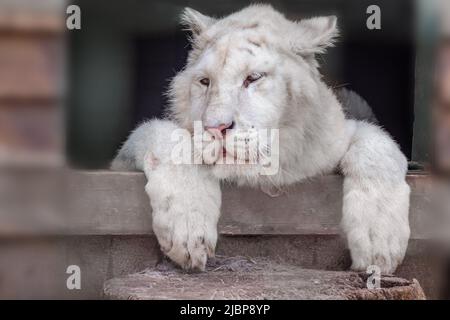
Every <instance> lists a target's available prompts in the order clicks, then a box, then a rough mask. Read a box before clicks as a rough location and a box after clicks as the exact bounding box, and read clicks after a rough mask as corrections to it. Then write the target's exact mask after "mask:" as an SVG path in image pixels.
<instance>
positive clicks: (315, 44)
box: [291, 16, 339, 55]
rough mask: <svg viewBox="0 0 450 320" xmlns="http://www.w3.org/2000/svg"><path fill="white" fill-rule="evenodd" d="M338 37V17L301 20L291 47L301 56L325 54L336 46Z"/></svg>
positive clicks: (296, 26) (293, 35) (297, 25)
mask: <svg viewBox="0 0 450 320" xmlns="http://www.w3.org/2000/svg"><path fill="white" fill-rule="evenodd" d="M338 35H339V30H338V27H337V17H336V16H329V17H316V18H311V19H306V20H301V21H299V22H296V23H295V27H294V32H293V34H292V35H291V47H292V50H293V51H294V52H295V53H296V54H299V55H311V54H313V55H314V54H319V53H324V52H325V51H326V49H327V48H328V47H332V46H333V45H334V42H335V40H336V38H337V37H338ZM292 39H293V40H292Z"/></svg>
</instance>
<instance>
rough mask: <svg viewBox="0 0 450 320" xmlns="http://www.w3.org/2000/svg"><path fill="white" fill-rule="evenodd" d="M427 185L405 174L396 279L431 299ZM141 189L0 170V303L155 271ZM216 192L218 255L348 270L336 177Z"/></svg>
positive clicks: (89, 291) (433, 268) (119, 178)
mask: <svg viewBox="0 0 450 320" xmlns="http://www.w3.org/2000/svg"><path fill="white" fill-rule="evenodd" d="M430 180H431V177H430V176H428V175H420V174H412V175H409V176H408V182H409V184H410V185H411V188H412V195H411V227H412V235H411V241H410V243H409V247H408V252H407V255H406V258H405V261H404V263H403V264H402V265H401V266H400V268H399V269H398V270H397V273H396V274H397V275H398V276H400V277H404V278H407V279H412V278H417V279H419V281H420V283H421V285H422V287H423V288H424V290H425V292H426V294H427V296H429V297H433V298H437V297H439V291H440V290H441V285H442V284H443V283H445V281H443V280H442V279H441V273H442V272H441V270H440V266H442V265H443V264H442V261H441V260H442V257H441V255H442V251H438V250H433V246H432V240H433V237H430V233H429V232H427V230H429V229H428V228H427V227H426V226H427V222H428V221H430V220H431V221H432V219H431V218H430V214H431V213H432V212H433V210H432V209H431V208H430V204H431V203H432V201H431V199H432V197H431V195H430V187H431V181H430ZM144 185H145V177H144V175H143V174H142V173H137V172H131V173H128V172H127V173H125V172H109V171H103V172H99V171H96V172H60V171H55V170H47V171H46V170H41V171H39V172H35V171H33V170H30V171H24V170H12V169H11V170H8V169H4V170H2V169H1V168H0V252H2V254H1V255H0V278H1V279H3V281H2V286H0V298H20V297H22V298H23V297H30V298H62V297H64V298H70V299H77V298H82V299H91V298H99V297H100V296H101V294H102V287H103V283H104V281H105V280H107V279H111V278H116V277H122V276H125V275H127V274H130V273H134V272H138V271H140V270H143V269H144V268H146V267H153V266H155V265H157V264H158V263H159V261H160V260H161V252H160V250H159V245H158V242H157V240H156V238H155V237H154V236H153V235H152V230H151V214H150V213H151V209H150V206H149V200H148V197H147V195H146V194H145V192H144ZM223 190H224V191H223V199H224V203H223V208H222V217H221V220H220V223H219V233H220V237H219V241H218V246H217V250H216V253H217V254H221V255H225V256H236V255H243V256H248V257H252V258H256V257H266V258H268V259H271V260H273V261H276V262H278V263H281V264H285V263H287V264H290V265H295V266H297V267H301V268H306V269H317V270H333V271H343V270H348V268H349V266H350V256H349V253H348V250H347V248H346V243H345V239H344V238H343V237H342V236H341V235H340V234H339V232H340V231H339V221H340V218H341V207H342V177H340V176H324V177H318V178H316V179H312V180H309V181H307V182H305V183H302V184H297V185H295V186H292V187H291V188H290V189H289V190H286V193H284V194H283V195H282V196H280V197H278V198H270V197H268V196H267V195H265V194H264V193H262V192H261V191H260V190H255V189H251V188H236V187H230V186H224V188H223ZM25 200H26V201H25ZM43 257H45V258H43ZM69 265H77V266H79V267H80V269H81V272H82V287H81V289H80V290H68V289H67V287H66V280H67V277H68V274H66V268H67V267H68V266H69Z"/></svg>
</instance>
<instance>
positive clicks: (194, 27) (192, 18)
mask: <svg viewBox="0 0 450 320" xmlns="http://www.w3.org/2000/svg"><path fill="white" fill-rule="evenodd" d="M180 21H181V24H182V25H183V26H185V27H186V29H187V30H189V31H190V32H192V34H193V35H194V36H198V35H200V34H201V33H202V32H203V31H204V30H206V29H207V28H208V27H210V26H211V25H213V24H214V23H215V22H216V21H217V20H216V19H215V18H212V17H208V16H205V15H204V14H201V13H200V12H198V11H196V10H194V9H191V8H184V10H183V13H182V14H181V17H180Z"/></svg>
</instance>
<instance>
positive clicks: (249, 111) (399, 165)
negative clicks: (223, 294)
mask: <svg viewBox="0 0 450 320" xmlns="http://www.w3.org/2000/svg"><path fill="white" fill-rule="evenodd" d="M183 22H184V23H185V24H186V25H187V27H188V29H190V30H192V44H193V49H192V51H191V52H190V54H189V57H188V62H187V65H186V68H185V69H184V70H183V71H181V72H180V73H178V74H177V75H176V77H175V78H174V79H173V81H172V84H171V89H170V92H169V96H170V98H171V105H170V106H169V111H170V115H171V118H172V119H173V121H175V122H176V123H177V124H178V125H179V126H180V127H182V128H186V129H188V130H192V129H193V122H194V121H197V120H198V121H203V123H204V124H205V126H208V127H211V126H218V125H219V124H226V123H230V122H231V121H234V122H235V128H234V129H244V130H245V129H250V128H255V129H279V133H280V159H279V161H280V170H279V171H278V173H277V174H275V175H272V176H262V175H260V174H259V172H260V171H259V170H258V165H257V164H255V165H237V164H236V165H218V164H216V165H214V166H212V169H211V172H212V173H213V174H214V175H215V176H216V177H218V178H219V179H226V180H232V181H236V182H237V183H238V184H249V185H252V186H259V187H261V188H262V189H265V190H267V189H271V188H280V187H282V186H284V185H289V184H292V183H296V182H299V181H302V180H304V179H307V178H310V177H314V176H317V175H321V174H329V173H332V172H334V171H335V170H337V169H341V170H342V172H343V173H344V176H345V182H344V195H345V196H344V207H343V219H342V226H343V229H344V231H345V233H346V235H347V238H348V244H349V248H350V251H351V256H352V259H353V268H354V269H357V270H363V269H365V268H367V267H368V266H369V265H371V264H377V265H378V266H379V267H380V268H381V270H382V271H383V272H387V273H390V272H393V271H394V270H395V268H396V267H397V265H398V264H399V263H400V262H401V261H402V259H403V257H404V254H405V251H406V247H407V242H408V238H409V223H408V207H409V188H408V185H407V184H406V182H405V174H406V168H407V164H406V159H405V157H404V155H403V154H402V153H401V152H400V150H399V148H398V146H397V145H396V144H395V142H394V141H393V140H392V139H391V138H390V137H389V136H388V135H387V134H386V133H385V132H383V131H382V130H381V129H380V128H379V127H376V126H374V125H372V124H368V123H364V122H356V121H353V120H349V119H346V118H345V116H344V112H343V110H342V106H341V104H340V103H339V101H338V100H337V98H336V96H335V94H334V93H333V92H332V90H331V89H330V88H328V87H327V86H326V85H325V84H324V82H323V81H322V79H321V75H320V73H319V71H318V63H317V61H316V59H315V55H316V54H318V53H323V52H324V51H325V49H326V48H327V47H329V46H330V45H332V44H333V41H334V39H335V37H336V35H337V34H338V30H337V27H336V18H335V17H320V18H313V19H309V20H303V21H300V22H292V21H289V20H287V19H286V18H285V17H284V16H283V15H282V14H280V13H279V12H277V11H275V10H274V9H273V8H271V7H270V6H266V5H253V6H250V7H248V8H245V9H243V10H241V11H239V12H236V13H234V14H232V15H230V16H227V17H225V18H223V19H215V18H211V17H206V16H204V15H202V14H200V13H198V12H196V11H195V10H192V9H187V10H186V11H185V12H184V14H183ZM255 72H257V73H260V74H263V75H264V76H263V77H262V78H261V79H259V80H257V81H255V82H253V83H251V84H250V85H248V86H245V85H244V81H245V79H246V77H247V76H248V75H249V74H252V73H255ZM203 78H208V79H209V80H210V85H209V86H205V85H203V84H202V83H201V82H200V80H201V79H203ZM234 129H233V130H230V131H229V132H228V133H227V137H229V136H231V137H233V135H238V134H239V133H238V131H239V130H234ZM138 130H139V129H138ZM155 131H156V130H155ZM136 134H137V133H133V135H136ZM153 134H155V135H157V133H156V132H154V133H153ZM133 135H132V136H131V137H130V138H129V142H128V144H129V145H131V146H133V147H128V146H127V144H126V145H125V146H124V148H123V149H122V151H121V152H120V153H119V155H118V159H119V160H120V161H118V162H120V163H122V164H125V165H126V166H129V165H130V164H131V165H132V166H133V165H135V167H137V168H139V162H140V160H139V159H140V158H141V157H142V154H143V153H145V151H146V150H148V149H149V146H150V145H149V144H146V141H147V139H148V140H149V141H150V140H151V139H153V138H152V137H151V135H149V136H145V135H143V136H141V138H139V139H140V140H139V141H140V142H138V143H134V142H133V140H134V139H135V137H134V136H133ZM138 145H139V146H138ZM155 147H157V145H155ZM152 151H153V150H152ZM227 151H228V150H227ZM260 152H261V155H260V156H266V155H265V154H264V152H265V151H264V150H262V151H260ZM136 157H137V159H136ZM130 159H136V160H130ZM133 161H135V162H133ZM118 162H117V163H118ZM117 163H116V165H113V167H116V168H121V165H118V164H117ZM136 164H137V165H136ZM183 170H184V169H183ZM165 174H167V175H168V176H167V177H166V180H167V181H166V182H165V183H166V184H167V185H174V184H175V183H178V182H175V183H174V182H172V181H178V180H179V178H177V175H178V174H179V173H177V172H176V171H174V170H166V171H161V174H158V175H156V174H154V175H153V176H158V181H160V183H161V184H162V181H163V180H164V175H165ZM190 174H192V172H190ZM205 175H206V174H205ZM149 176H152V175H149ZM196 178H200V176H196ZM207 183H212V182H211V181H208V182H207ZM150 184H151V183H150ZM150 184H149V185H148V187H147V188H148V191H151V194H152V195H151V198H152V197H155V198H158V197H160V195H159V193H160V192H161V193H163V192H164V191H163V190H164V188H161V190H162V191H158V190H159V186H157V185H150ZM193 185H195V186H196V188H199V190H201V192H206V191H205V190H204V189H205V188H206V185H205V182H202V181H200V179H195V184H193ZM150 189H151V190H150ZM188 189H189V190H188ZM194 191H195V190H194V189H193V188H184V189H180V192H182V193H186V194H188V195H189V197H190V201H191V202H192V203H194V202H195V203H196V206H197V208H198V215H197V214H196V216H195V219H198V220H199V221H200V222H199V223H200V224H202V223H203V222H202V221H204V220H208V219H201V218H200V216H201V215H207V214H208V213H209V211H210V209H209V208H206V207H205V208H203V207H202V205H203V201H204V197H203V196H200V195H199V194H197V196H194V193H195V192H194ZM201 192H200V194H201ZM178 197H180V198H182V199H184V198H186V196H185V195H184V194H179V195H178ZM182 201H184V200H182ZM196 201H198V203H197V202H196ZM155 205H156V204H154V203H153V199H152V206H155ZM154 208H155V207H154ZM177 214H178V215H179V216H180V217H183V219H185V220H189V219H191V218H187V216H189V215H190V213H189V211H188V210H186V211H183V210H181V208H180V211H179V212H178V213H177ZM192 219H193V218H192ZM159 221H160V227H161V229H164V225H167V228H172V229H171V231H165V232H162V233H160V235H159V236H158V239H159V240H160V242H162V243H164V240H161V239H164V238H165V237H166V235H170V236H171V237H172V238H174V237H182V238H184V239H185V238H189V234H186V232H188V233H189V232H195V230H192V231H191V230H186V229H183V230H181V231H179V234H178V231H177V230H176V228H174V227H171V226H172V224H173V221H174V219H172V218H170V219H169V221H165V220H164V219H161V220H159ZM189 221H191V220H189ZM188 224H189V223H188ZM213 225H214V226H215V224H214V223H209V224H207V225H206V227H202V228H204V229H202V230H204V231H203V234H208V233H213V231H211V230H206V229H207V228H210V227H212V226H213ZM193 229H195V228H193ZM215 232H216V231H215V230H214V233H215ZM157 235H158V233H157ZM173 259H174V260H175V261H177V259H176V258H173Z"/></svg>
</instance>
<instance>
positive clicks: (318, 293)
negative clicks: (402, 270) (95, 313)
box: [104, 256, 425, 300]
mask: <svg viewBox="0 0 450 320" xmlns="http://www.w3.org/2000/svg"><path fill="white" fill-rule="evenodd" d="M366 283H367V275H365V274H359V273H355V272H339V271H318V270H309V269H302V268H299V267H296V266H293V265H288V264H280V263H276V262H273V261H271V260H268V259H263V258H255V259H250V258H246V257H241V256H238V257H224V256H217V257H216V258H215V259H212V260H211V261H209V263H208V266H207V270H206V272H203V273H189V272H185V271H183V270H180V269H178V268H176V267H174V266H173V265H172V264H171V263H170V262H163V263H161V264H159V265H157V266H156V267H155V268H151V269H146V270H144V271H142V272H140V273H136V274H132V275H129V276H126V277H123V278H115V279H111V280H108V281H106V282H105V285H104V296H105V298H109V299H127V300H128V299H132V300H146V299H151V300H153V299H195V300H196V299H220V300H222V299H225V300H228V299H251V300H253V299H258V300H259V299H308V300H309V299H320V300H325V299H338V300H342V299H343V300H348V299H351V300H354V299H365V300H367V299H370V300H371V299H376V300H380V299H381V300H385V299H397V300H398V299H400V300H410V299H425V294H424V293H423V290H422V288H421V287H420V285H419V283H418V282H417V280H412V281H409V280H405V279H402V278H397V277H393V276H383V277H382V279H381V288H380V289H372V290H369V289H367V287H366Z"/></svg>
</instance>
